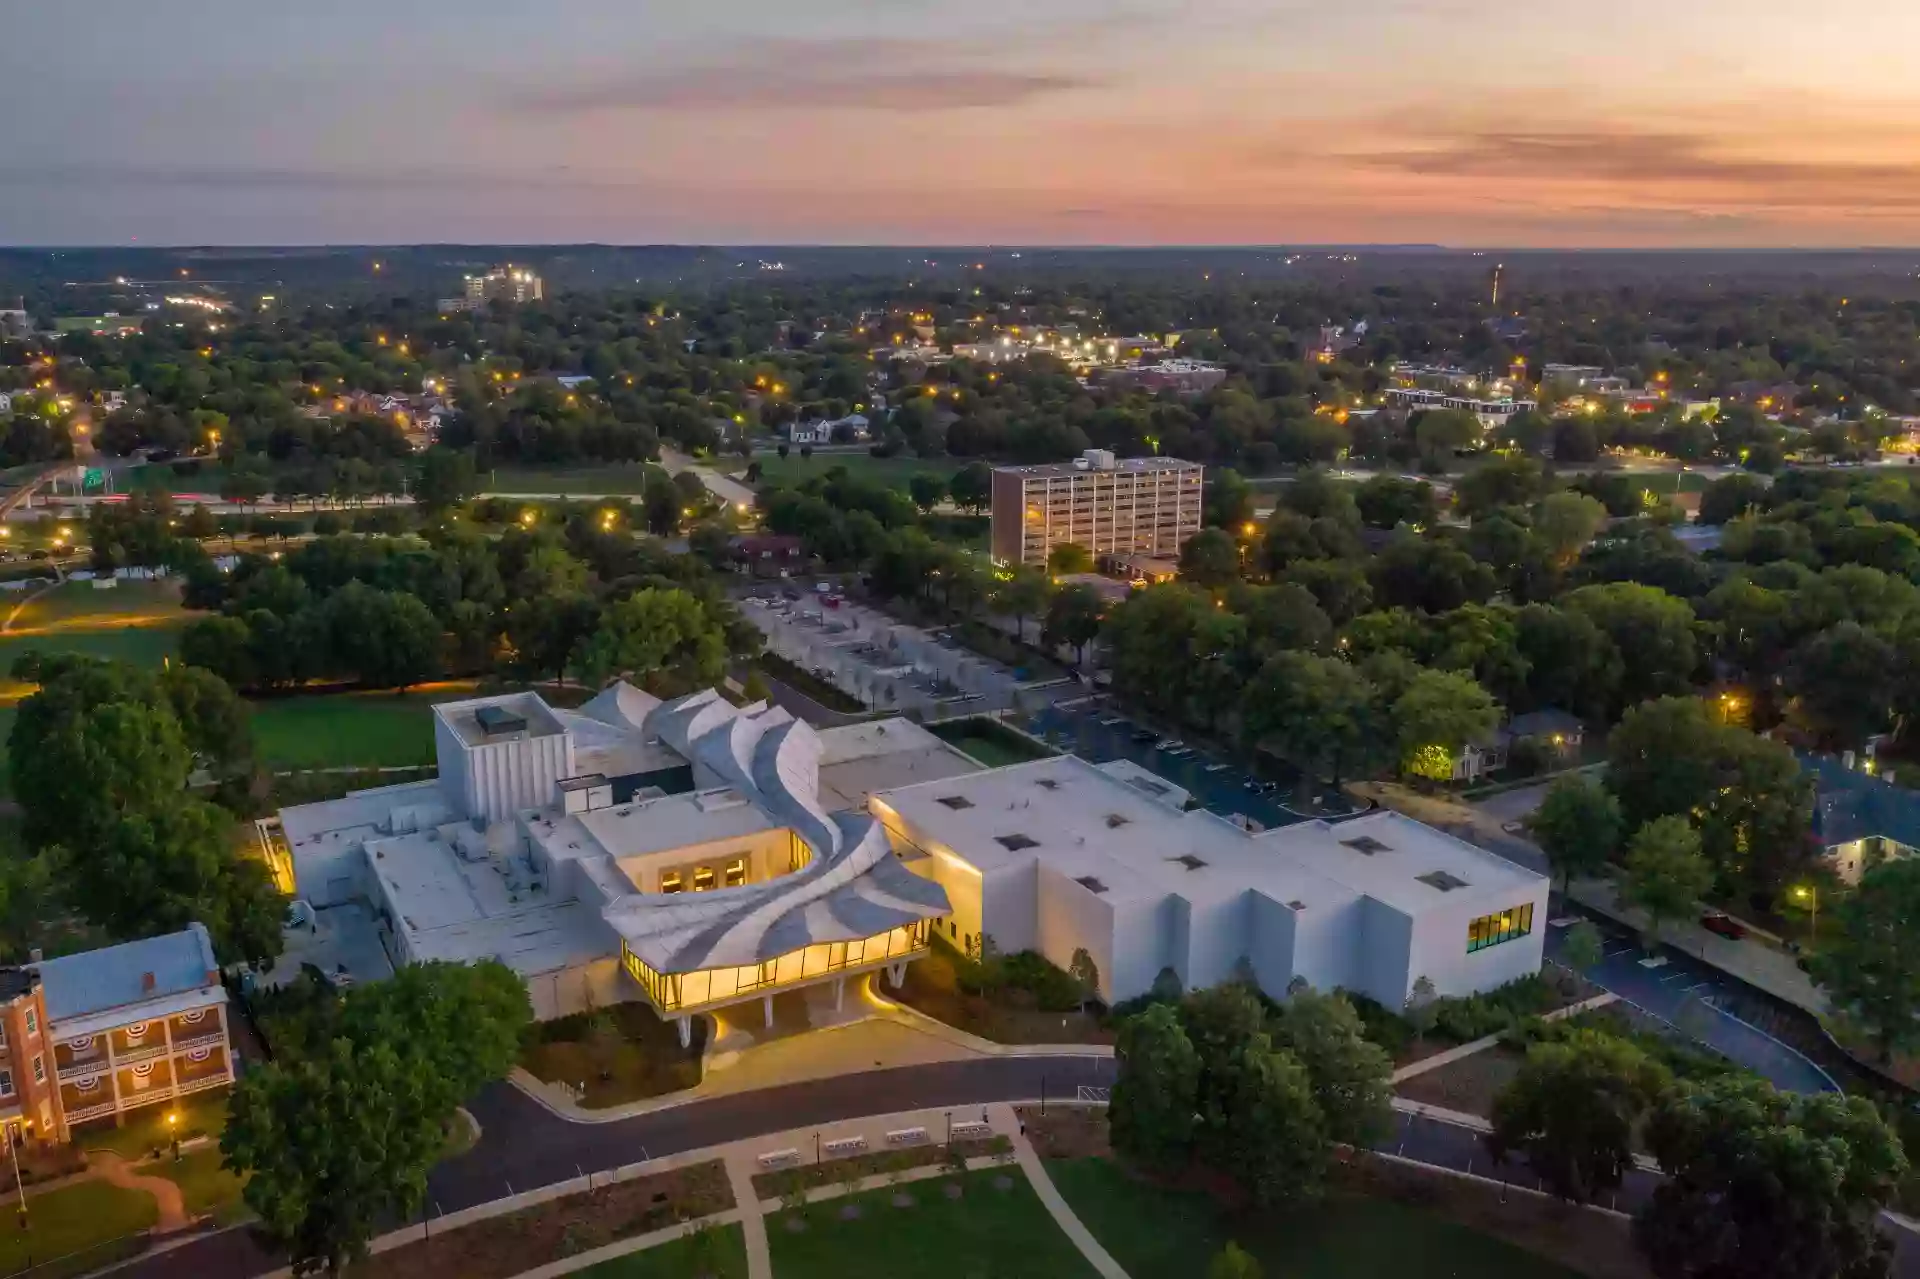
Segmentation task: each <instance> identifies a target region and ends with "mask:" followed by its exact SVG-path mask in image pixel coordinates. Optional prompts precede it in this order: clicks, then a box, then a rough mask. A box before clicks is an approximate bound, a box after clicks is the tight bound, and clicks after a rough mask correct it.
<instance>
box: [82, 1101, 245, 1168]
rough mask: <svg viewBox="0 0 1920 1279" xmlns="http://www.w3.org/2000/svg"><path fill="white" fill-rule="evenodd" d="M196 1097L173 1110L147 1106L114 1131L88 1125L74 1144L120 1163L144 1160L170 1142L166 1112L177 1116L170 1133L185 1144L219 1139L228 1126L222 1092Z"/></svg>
mask: <svg viewBox="0 0 1920 1279" xmlns="http://www.w3.org/2000/svg"><path fill="white" fill-rule="evenodd" d="M209 1091H210V1092H211V1093H212V1095H208V1094H207V1093H199V1094H195V1095H194V1096H191V1097H189V1098H187V1099H186V1100H185V1101H182V1102H178V1103H176V1104H174V1105H172V1106H148V1107H146V1108H144V1109H142V1110H136V1111H134V1112H133V1113H132V1114H130V1115H128V1116H127V1117H126V1123H125V1124H124V1125H122V1126H121V1127H118V1128H116V1127H114V1125H113V1123H112V1121H111V1120H106V1121H99V1122H93V1123H90V1124H89V1125H88V1126H86V1127H84V1128H81V1129H79V1130H78V1131H76V1132H75V1133H74V1134H73V1143H74V1144H75V1145H76V1146H79V1147H80V1148H81V1149H82V1150H111V1151H112V1152H113V1153H114V1154H116V1155H119V1156H120V1157H121V1158H122V1159H143V1158H145V1157H146V1156H148V1155H150V1154H152V1153H153V1152H154V1151H156V1150H165V1149H166V1148H167V1144H168V1142H169V1141H170V1140H171V1137H170V1136H169V1130H168V1128H167V1113H168V1112H169V1111H171V1112H173V1113H174V1114H177V1115H179V1116H180V1118H179V1121H178V1122H177V1123H176V1124H175V1125H174V1128H173V1129H172V1131H173V1132H177V1133H178V1134H179V1135H180V1139H181V1140H182V1141H185V1140H187V1139H189V1138H192V1137H211V1138H213V1139H214V1140H215V1141H218V1140H219V1139H220V1133H221V1131H222V1130H223V1129H224V1128H226V1126H227V1096H226V1093H225V1092H224V1091H221V1090H209Z"/></svg>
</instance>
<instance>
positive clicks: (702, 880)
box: [693, 866, 713, 893]
mask: <svg viewBox="0 0 1920 1279" xmlns="http://www.w3.org/2000/svg"><path fill="white" fill-rule="evenodd" d="M712 887H713V867H711V866H700V867H696V868H695V869H694V872H693V891H694V892H696V893H704V892H705V891H706V890H707V889H709V888H712Z"/></svg>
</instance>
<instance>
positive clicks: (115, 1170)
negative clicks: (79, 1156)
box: [87, 1150, 190, 1235]
mask: <svg viewBox="0 0 1920 1279" xmlns="http://www.w3.org/2000/svg"><path fill="white" fill-rule="evenodd" d="M87 1163H88V1166H89V1169H90V1170H92V1171H97V1172H98V1174H99V1176H100V1180H102V1181H107V1182H111V1183H113V1184H114V1185H116V1186H119V1187H121V1188H123V1189H126V1190H144V1191H146V1192H147V1193H148V1194H150V1195H152V1196H153V1202H154V1204H155V1206H156V1207H158V1208H159V1210H160V1216H159V1219H158V1220H157V1221H155V1222H154V1225H153V1229H154V1233H155V1234H161V1235H165V1234H171V1233H173V1232H174V1231H176V1230H185V1229H186V1228H187V1226H188V1225H189V1224H190V1221H189V1218H188V1217H187V1203H186V1200H185V1199H184V1198H183V1197H182V1196H181V1194H180V1187H179V1185H178V1184H177V1183H175V1182H172V1181H169V1180H167V1179H166V1178H165V1177H156V1176H154V1175H153V1174H151V1173H143V1172H139V1171H136V1170H135V1168H134V1165H132V1164H130V1163H128V1162H127V1161H126V1160H124V1159H122V1158H121V1157H120V1156H119V1155H116V1154H111V1153H109V1152H107V1151H104V1150H96V1151H93V1152H92V1153H90V1154H89V1155H88V1156H87Z"/></svg>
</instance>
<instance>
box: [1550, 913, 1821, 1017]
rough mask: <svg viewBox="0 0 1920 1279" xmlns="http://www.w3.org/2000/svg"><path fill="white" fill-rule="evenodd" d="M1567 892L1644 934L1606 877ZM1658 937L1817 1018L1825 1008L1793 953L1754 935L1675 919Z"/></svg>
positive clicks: (1642, 922)
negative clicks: (1735, 936)
mask: <svg viewBox="0 0 1920 1279" xmlns="http://www.w3.org/2000/svg"><path fill="white" fill-rule="evenodd" d="M1567 896H1568V897H1569V898H1571V899H1572V900H1573V901H1575V902H1578V903H1579V904H1580V905H1582V906H1585V907H1587V908H1588V909H1589V910H1592V911H1594V912H1596V913H1597V914H1600V915H1604V916H1606V917H1607V918H1608V919H1611V920H1613V921H1614V922H1615V923H1618V924H1624V925H1625V926H1626V927H1628V928H1631V929H1633V930H1635V931H1636V932H1641V933H1644V932H1645V931H1646V927H1647V918H1646V916H1645V915H1644V914H1643V913H1642V912H1641V911H1640V910H1638V909H1636V908H1635V907H1631V906H1627V905H1625V904H1623V903H1622V902H1621V901H1620V894H1619V888H1618V886H1617V885H1616V884H1615V883H1614V881H1612V880H1611V879H1581V880H1575V881H1574V883H1573V884H1572V885H1571V886H1570V888H1569V889H1568V893H1567ZM1660 937H1661V940H1663V941H1665V942H1667V943H1669V944H1670V945H1672V946H1674V947H1676V948H1677V949H1679V950H1681V951H1683V952H1685V953H1686V954H1689V955H1692V956H1693V957H1694V958H1696V959H1698V960H1700V961H1701V962H1702V963H1705V964H1710V965H1712V966H1713V967H1715V968H1718V969H1719V970H1720V971H1721V972H1724V973H1726V974H1727V975H1728V976H1730V977H1735V978H1738V979H1739V980H1741V981H1743V982H1745V983H1747V985H1749V986H1752V987H1753V988H1754V989H1756V990H1760V991H1764V992H1765V993H1767V994H1769V995H1772V996H1773V997H1774V998H1775V999H1780V1000H1784V1001H1786V1002H1787V1003H1789V1004H1792V1005H1794V1006H1795V1007H1798V1008H1802V1009H1805V1010H1806V1011H1807V1012H1810V1013H1812V1014H1814V1016H1816V1017H1823V1016H1825V1015H1826V1012H1827V997H1826V995H1825V994H1823V993H1822V992H1821V990H1820V988H1819V987H1817V986H1815V985H1814V984H1813V979H1812V978H1811V977H1808V976H1807V975H1806V974H1805V973H1803V972H1801V971H1800V966H1799V964H1797V963H1796V962H1795V961H1794V957H1793V956H1792V955H1791V954H1789V953H1787V952H1786V951H1785V950H1782V949H1780V948H1779V947H1777V946H1773V945H1770V944H1768V943H1767V942H1765V941H1763V940H1761V939H1760V938H1758V937H1754V936H1751V935H1750V936H1748V937H1746V938H1744V939H1743V940H1740V941H1733V940H1730V939H1729V938H1726V937H1721V936H1719V935H1718V934H1716V933H1710V932H1708V931H1707V930H1706V929H1704V928H1702V927H1700V925H1699V923H1698V921H1696V920H1692V919H1683V920H1676V921H1674V922H1671V923H1667V924H1664V925H1662V926H1661V929H1660Z"/></svg>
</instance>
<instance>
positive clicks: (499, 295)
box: [465, 263, 546, 307]
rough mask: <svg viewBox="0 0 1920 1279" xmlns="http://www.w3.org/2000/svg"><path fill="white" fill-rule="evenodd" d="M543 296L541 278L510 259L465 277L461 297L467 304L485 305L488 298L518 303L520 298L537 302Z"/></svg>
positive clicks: (489, 300) (543, 283) (544, 293)
mask: <svg viewBox="0 0 1920 1279" xmlns="http://www.w3.org/2000/svg"><path fill="white" fill-rule="evenodd" d="M545 296H546V284H545V282H544V281H542V280H541V278H540V277H539V276H538V275H536V274H534V273H533V272H532V271H529V270H527V269H526V268H525V267H518V266H514V265H513V264H512V263H508V264H507V265H506V266H497V267H495V268H494V269H493V270H491V271H489V272H487V273H486V274H485V275H470V276H468V277H467V296H466V299H465V301H466V304H467V305H468V306H469V307H478V306H485V305H486V304H487V303H489V302H511V303H513V304H514V305H515V306H518V305H519V304H520V303H522V302H538V301H539V300H540V299H541V298H543V297H545Z"/></svg>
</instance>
